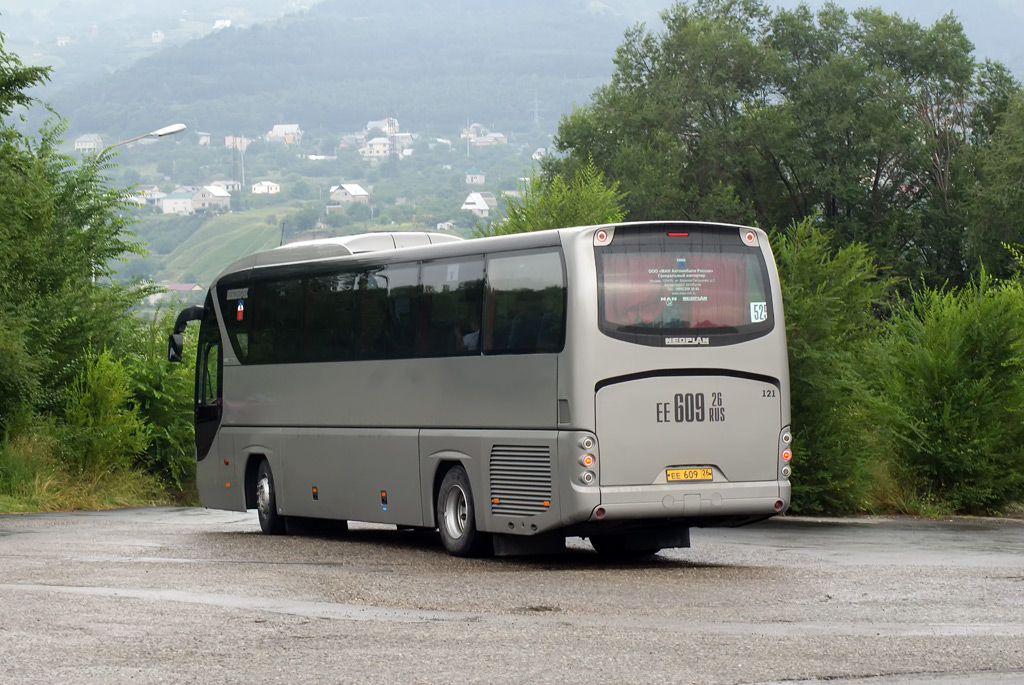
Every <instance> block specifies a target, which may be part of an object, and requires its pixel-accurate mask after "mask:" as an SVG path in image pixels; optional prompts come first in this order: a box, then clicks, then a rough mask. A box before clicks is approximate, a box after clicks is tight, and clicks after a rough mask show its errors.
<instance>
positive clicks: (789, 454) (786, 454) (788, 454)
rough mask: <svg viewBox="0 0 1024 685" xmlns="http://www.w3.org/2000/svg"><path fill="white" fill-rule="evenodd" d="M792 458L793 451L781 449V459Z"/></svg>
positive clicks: (787, 459)
mask: <svg viewBox="0 0 1024 685" xmlns="http://www.w3.org/2000/svg"><path fill="white" fill-rule="evenodd" d="M792 458H793V453H792V452H790V451H789V450H783V451H782V460H783V461H789V460H790V459H792Z"/></svg>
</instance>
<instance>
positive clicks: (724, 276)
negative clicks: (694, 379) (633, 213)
mask: <svg viewBox="0 0 1024 685" xmlns="http://www.w3.org/2000/svg"><path fill="white" fill-rule="evenodd" d="M594 249H595V252H596V258H597V275H598V308H599V314H600V328H601V331H602V332H603V333H605V334H606V335H609V336H611V337H613V338H618V339H620V340H626V341H629V342H633V343H637V344H641V345H652V346H658V347H661V346H665V345H674V344H688V343H687V342H686V341H693V342H692V344H707V345H724V344H731V343H735V342H741V341H743V340H749V339H751V338H756V337H758V336H761V335H764V334H765V333H767V332H768V331H770V330H771V329H772V327H773V325H774V311H773V307H772V302H771V287H770V285H769V282H768V270H767V267H766V265H765V262H764V258H763V256H762V254H761V250H760V248H758V247H756V246H753V247H752V246H748V245H746V244H744V243H743V240H742V238H741V237H740V232H739V229H738V228H735V227H712V226H702V227H694V226H687V227H686V228H685V229H684V230H680V231H673V230H670V229H667V228H666V227H665V226H664V225H661V226H657V227H654V226H651V227H644V228H640V229H636V230H620V231H617V232H616V233H615V235H614V239H613V240H612V242H611V243H610V244H608V245H604V246H598V247H595V248H594Z"/></svg>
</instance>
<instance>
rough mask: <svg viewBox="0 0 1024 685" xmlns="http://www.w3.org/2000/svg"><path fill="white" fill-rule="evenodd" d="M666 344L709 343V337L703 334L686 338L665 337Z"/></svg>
mask: <svg viewBox="0 0 1024 685" xmlns="http://www.w3.org/2000/svg"><path fill="white" fill-rule="evenodd" d="M665 344H666V345H710V344H711V339H710V338H707V337H703V336H698V337H686V338H665Z"/></svg>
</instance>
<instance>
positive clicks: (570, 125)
mask: <svg viewBox="0 0 1024 685" xmlns="http://www.w3.org/2000/svg"><path fill="white" fill-rule="evenodd" d="M663 19H664V22H665V30H664V32H662V33H660V34H655V33H651V32H649V31H647V30H646V29H645V28H644V27H637V28H634V29H633V30H631V31H630V32H629V33H627V35H626V38H625V41H624V42H623V44H622V45H621V46H620V47H619V49H618V51H617V52H616V57H615V72H614V74H613V77H612V80H611V82H610V83H609V84H607V85H605V86H602V87H601V88H599V89H598V90H597V91H595V93H594V95H593V101H592V103H591V104H590V105H588V106H586V107H585V108H581V109H577V110H575V111H574V112H573V113H572V114H570V115H569V116H567V117H564V118H563V120H562V121H561V123H560V125H559V131H558V136H557V138H556V148H557V149H558V150H560V151H561V152H564V153H565V155H563V156H561V157H557V156H556V157H552V158H550V159H549V161H547V162H546V163H545V170H546V171H547V172H548V173H552V172H562V173H565V172H566V171H571V170H573V169H575V168H579V167H580V166H582V165H583V164H585V163H586V162H587V160H589V159H593V160H594V162H595V163H596V164H597V166H598V168H599V169H601V170H602V171H603V172H605V173H606V174H607V177H608V179H609V180H611V181H613V182H619V183H621V187H622V190H623V191H624V192H625V193H626V200H625V209H626V210H627V211H628V212H629V215H630V216H631V217H633V218H636V219H671V218H688V219H710V220H719V221H736V222H743V223H746V222H756V223H758V224H760V225H763V226H785V225H788V224H789V223H790V222H791V221H794V220H800V219H802V218H804V217H807V216H812V215H814V216H817V217H818V220H819V221H820V222H821V224H822V225H823V226H825V227H827V228H829V229H830V230H832V231H833V232H834V235H835V238H836V239H837V240H838V241H839V242H840V243H841V244H846V243H853V242H857V243H863V244H865V245H868V246H870V247H871V248H872V249H873V250H874V252H875V254H876V255H877V258H878V259H879V261H880V264H881V265H882V266H884V267H887V268H889V269H891V270H892V272H893V273H894V274H897V275H902V276H906V277H910V278H912V280H916V279H917V278H918V277H919V276H923V277H924V278H925V279H926V280H927V282H929V283H934V284H941V283H944V282H951V283H963V282H965V280H966V279H967V277H968V275H969V270H968V267H967V262H966V260H965V257H964V255H965V246H964V236H965V229H964V227H965V225H966V210H965V200H966V197H967V192H968V190H969V189H970V188H971V186H972V184H973V181H972V174H973V169H974V166H973V162H972V155H971V146H972V145H980V144H984V143H985V141H986V134H985V131H987V130H990V128H991V126H992V123H993V122H994V121H998V120H999V119H1000V117H1001V113H1002V111H1004V110H1005V107H1006V102H1007V101H1008V95H1009V94H1010V93H1012V92H1014V91H1017V90H1019V86H1018V85H1017V84H1016V83H1015V82H1013V81H1012V79H1008V78H1007V74H1006V73H1005V70H1003V69H1001V68H1000V67H999V66H998V65H993V64H992V63H986V64H983V65H981V66H979V65H977V64H976V63H975V61H974V59H973V57H972V54H971V52H972V45H971V43H970V42H969V41H968V40H967V38H966V36H965V35H964V33H963V29H962V27H961V26H960V24H959V23H958V22H957V21H956V20H955V18H953V17H952V16H951V15H947V16H945V17H943V18H941V19H940V20H938V21H937V22H935V24H934V25H932V26H930V27H922V26H921V25H919V24H917V23H916V22H913V21H909V20H905V19H902V18H900V17H899V16H898V15H890V14H886V13H885V12H883V11H881V10H879V9H863V10H857V11H855V12H853V13H847V12H846V11H844V10H842V9H840V8H838V7H836V6H835V5H831V4H826V5H825V6H824V7H823V9H822V10H821V11H820V12H818V13H817V14H813V13H812V12H811V11H810V9H808V8H807V7H806V6H799V7H797V8H796V9H795V10H792V11H790V10H785V9H778V10H775V11H774V12H772V11H771V10H770V9H769V7H768V5H767V4H765V3H763V2H761V1H760V0H694V1H693V2H682V3H676V4H675V5H673V6H672V7H671V8H670V9H669V10H667V11H666V12H665V13H664V14H663Z"/></svg>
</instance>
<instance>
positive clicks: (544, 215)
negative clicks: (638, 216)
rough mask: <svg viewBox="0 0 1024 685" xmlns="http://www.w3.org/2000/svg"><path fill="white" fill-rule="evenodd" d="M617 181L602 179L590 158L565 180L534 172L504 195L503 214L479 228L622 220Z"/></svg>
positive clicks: (493, 231)
mask: <svg viewBox="0 0 1024 685" xmlns="http://www.w3.org/2000/svg"><path fill="white" fill-rule="evenodd" d="M621 201H622V194H621V193H620V192H619V184H618V183H612V184H611V185H610V186H609V185H606V184H605V182H604V173H603V172H601V171H598V169H597V167H596V166H594V163H593V161H588V162H587V164H586V165H584V166H583V167H581V168H579V169H577V170H576V171H575V173H574V174H573V176H572V178H571V180H569V181H568V182H566V180H565V178H563V176H562V175H561V174H554V175H553V176H552V177H551V178H550V179H548V180H545V179H544V178H542V177H540V176H537V175H533V176H531V177H530V179H529V180H528V181H526V182H525V183H523V184H520V189H519V194H518V195H507V194H506V195H505V217H504V218H503V219H501V220H499V221H498V222H496V223H493V224H491V226H490V228H489V229H483V230H481V233H485V234H487V235H505V234H508V233H526V232H529V231H546V230H548V229H552V228H566V227H569V226H587V225H592V224H606V223H615V222H618V221H622V219H623V217H624V216H625V213H624V212H623V210H622V207H621V205H620V203H621Z"/></svg>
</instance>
